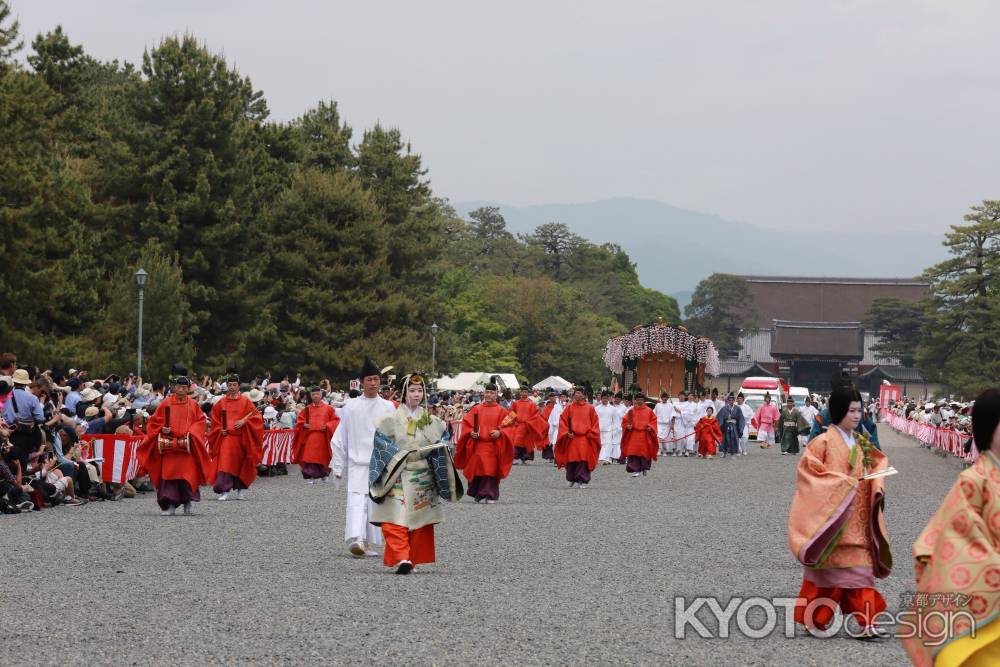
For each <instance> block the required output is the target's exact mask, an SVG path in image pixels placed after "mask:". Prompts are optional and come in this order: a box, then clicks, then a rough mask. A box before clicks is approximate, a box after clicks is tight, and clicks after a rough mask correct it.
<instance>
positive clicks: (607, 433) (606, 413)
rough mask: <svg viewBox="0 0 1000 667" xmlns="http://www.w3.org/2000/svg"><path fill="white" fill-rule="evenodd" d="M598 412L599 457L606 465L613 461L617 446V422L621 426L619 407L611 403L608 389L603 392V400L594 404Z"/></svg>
mask: <svg viewBox="0 0 1000 667" xmlns="http://www.w3.org/2000/svg"><path fill="white" fill-rule="evenodd" d="M594 411H595V412H597V421H598V422H599V423H600V429H601V453H600V454H599V455H598V457H597V459H598V460H599V461H600V462H601V463H602V464H604V465H607V464H609V463H611V452H612V451H613V450H614V446H615V440H614V435H615V422H616V421H617V422H618V426H619V428H621V419H620V418H619V417H618V408H616V407H615V406H613V405H611V393H610V392H608V391H607V390H605V391H602V392H601V402H600V403H598V404H597V405H596V406H594Z"/></svg>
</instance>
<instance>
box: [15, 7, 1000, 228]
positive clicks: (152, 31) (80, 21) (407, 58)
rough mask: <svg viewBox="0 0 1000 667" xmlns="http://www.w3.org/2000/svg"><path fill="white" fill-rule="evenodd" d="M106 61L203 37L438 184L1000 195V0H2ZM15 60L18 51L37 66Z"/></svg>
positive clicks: (713, 202) (753, 201) (976, 198)
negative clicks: (381, 143) (995, 30)
mask: <svg viewBox="0 0 1000 667" xmlns="http://www.w3.org/2000/svg"><path fill="white" fill-rule="evenodd" d="M11 4H12V9H13V13H14V15H15V16H16V17H17V18H18V19H19V20H20V21H21V31H22V35H23V36H24V38H25V42H26V48H29V49H30V42H31V40H32V39H33V38H34V36H35V35H36V34H37V33H39V32H46V31H49V30H52V29H54V28H55V27H56V25H60V24H61V25H62V26H63V27H64V29H65V30H66V32H67V34H68V35H69V38H70V40H71V41H72V42H73V43H79V44H82V45H83V47H84V48H85V50H86V51H87V53H89V54H90V55H92V56H94V57H96V58H99V59H101V60H111V59H115V58H117V59H121V60H127V61H130V62H133V63H139V62H140V61H141V56H142V52H143V50H144V49H145V48H147V47H151V46H154V45H155V44H157V43H158V42H159V41H160V39H161V38H162V37H163V36H165V35H171V34H179V33H184V32H189V33H191V34H193V35H195V36H196V37H197V38H199V39H200V40H202V41H203V42H204V43H205V44H206V45H207V46H208V48H209V49H210V50H212V51H213V52H218V53H222V54H224V55H225V57H226V58H227V60H228V61H229V62H230V63H231V64H233V65H235V66H236V67H237V69H238V70H239V71H240V72H241V73H242V74H243V75H245V76H248V77H250V79H251V80H252V81H253V84H254V86H255V87H256V88H258V89H260V90H262V91H263V92H264V94H265V96H266V98H267V101H268V105H269V107H270V109H271V112H272V116H271V118H272V119H273V120H276V121H287V120H290V119H292V118H295V117H296V116H298V115H300V114H301V113H302V112H304V111H305V110H307V109H308V108H310V107H312V106H314V105H315V104H316V103H317V102H318V101H320V100H329V99H333V100H336V101H337V102H338V104H339V106H340V109H341V114H342V117H343V118H344V119H345V120H346V121H347V122H348V123H349V124H350V125H351V127H352V128H353V129H354V133H355V135H354V136H355V141H356V140H358V139H360V136H361V133H362V132H363V131H364V129H366V128H368V127H371V126H372V125H373V124H374V123H375V122H377V121H381V122H382V123H383V124H385V125H388V126H394V127H399V128H400V129H401V131H402V133H403V135H404V137H406V138H407V139H408V140H409V141H411V142H412V145H413V149H414V150H415V151H416V152H417V153H419V154H421V155H422V156H423V158H424V164H425V166H426V167H427V168H428V170H429V178H430V179H431V184H432V186H433V188H434V191H435V193H436V194H437V195H439V196H442V197H447V198H448V199H450V200H453V201H468V200H490V201H498V202H503V203H506V204H509V205H512V206H530V205H538V204H551V203H557V202H558V203H569V204H573V203H584V202H591V201H597V200H602V199H608V198H616V197H634V198H640V199H651V200H655V201H660V202H664V203H668V204H670V205H672V206H676V207H679V208H684V209H688V210H691V211H698V212H703V213H709V214H715V215H718V216H721V217H724V218H726V219H729V220H737V221H742V222H747V223H750V224H753V225H757V226H761V227H767V228H771V229H778V230H781V229H797V228H801V226H803V225H810V226H817V227H819V228H828V229H833V228H838V229H845V230H877V231H894V230H902V229H913V230H918V231H924V232H932V233H943V232H944V231H946V230H947V228H948V225H949V224H954V223H959V222H961V219H962V215H964V214H965V213H966V212H967V210H968V207H969V206H970V205H974V204H977V203H979V202H980V201H981V200H982V199H987V198H996V197H998V196H1000V193H998V192H997V191H996V189H997V181H998V179H997V168H996V166H995V159H994V155H995V154H996V153H997V150H998V149H1000V127H998V126H997V125H996V123H995V122H994V119H993V115H994V112H993V109H995V108H996V107H997V102H1000V86H997V85H996V84H997V83H998V81H1000V76H998V75H1000V57H998V56H1000V45H998V44H996V43H995V40H993V39H992V36H991V34H990V32H989V31H988V30H986V29H985V27H986V26H989V25H996V24H997V23H998V19H1000V5H997V4H994V3H989V2H985V1H983V0H976V1H971V2H964V3H960V4H957V3H948V2H944V1H937V0H934V1H924V2H909V1H902V0H896V1H892V2H884V3H865V2H860V1H845V2H835V3H825V4H820V3H798V2H794V1H793V0H780V1H774V2H767V3H763V4H761V3H753V4H750V3H743V2H736V1H729V2H723V1H716V2H702V3H677V2H667V3H662V2H652V1H650V2H645V1H643V2H638V1H635V2H615V3H612V2H606V1H603V0H602V1H601V2H594V3H587V4H586V5H585V6H579V5H577V4H575V3H566V2H561V3H544V4H542V5H537V4H535V3H527V2H523V1H520V0H518V1H515V2H511V3H505V4H504V5H502V6H490V7H480V6H477V5H475V4H470V3H460V2H455V1H454V0H448V1H442V2H434V3H403V2H384V3H377V4H370V3H363V4H362V3H330V4H323V5H317V4H316V3H312V2H304V1H302V0H298V1H295V0H289V1H288V2H285V3H281V4H280V5H275V4H273V3H265V2H260V0H246V1H244V2H235V1H233V0H219V1H217V2H211V3H206V2H193V1H191V0H176V1H175V2H171V3H169V4H160V3H136V2H130V1H126V0H104V1H102V2H91V3H85V2H79V1H73V2H71V1H70V0H31V1H28V0H12V1H11ZM23 56H24V54H23V53H22V55H21V57H22V59H23Z"/></svg>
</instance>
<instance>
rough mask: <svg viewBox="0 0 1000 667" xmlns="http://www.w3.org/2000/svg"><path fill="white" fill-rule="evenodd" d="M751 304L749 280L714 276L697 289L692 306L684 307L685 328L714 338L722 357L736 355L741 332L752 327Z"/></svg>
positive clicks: (720, 275) (722, 274) (719, 274)
mask: <svg viewBox="0 0 1000 667" xmlns="http://www.w3.org/2000/svg"><path fill="white" fill-rule="evenodd" d="M751 303H753V299H752V298H751V295H750V285H749V284H747V281H746V280H744V279H743V278H741V277H740V276H734V275H730V274H727V273H713V274H712V275H710V276H709V277H708V278H705V279H704V280H702V281H701V282H700V283H698V285H697V286H696V287H695V289H694V294H692V296H691V303H689V304H688V305H687V306H685V307H684V315H685V316H686V317H687V319H686V320H685V322H684V324H685V326H687V328H688V329H690V330H691V332H692V333H695V334H697V335H699V336H708V337H709V338H711V339H712V342H714V343H715V346H716V348H718V350H719V352H720V354H734V353H735V352H736V351H737V350H739V347H740V339H739V335H740V331H741V330H743V329H747V328H750V327H751V326H752V325H753V322H754V316H753V312H752V311H751V310H750V309H749V305H750V304H751Z"/></svg>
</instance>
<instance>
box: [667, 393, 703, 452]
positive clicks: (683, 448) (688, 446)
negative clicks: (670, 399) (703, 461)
mask: <svg viewBox="0 0 1000 667" xmlns="http://www.w3.org/2000/svg"><path fill="white" fill-rule="evenodd" d="M684 396H685V394H684V392H681V398H682V399H683V398H684ZM701 409H702V406H701V405H700V404H699V403H698V401H697V400H695V395H694V392H693V391H692V392H691V393H690V394H687V400H686V401H685V400H682V401H681V402H680V403H678V404H677V408H676V410H677V416H678V417H679V419H678V420H677V421H679V422H680V425H679V426H678V427H677V429H678V430H680V432H681V439H680V440H678V441H677V448H676V449H675V450H674V456H691V455H692V454H694V450H695V437H694V425H695V424H696V423H698V420H699V419H701V416H700V414H699V413H700V412H701ZM675 424H676V421H675Z"/></svg>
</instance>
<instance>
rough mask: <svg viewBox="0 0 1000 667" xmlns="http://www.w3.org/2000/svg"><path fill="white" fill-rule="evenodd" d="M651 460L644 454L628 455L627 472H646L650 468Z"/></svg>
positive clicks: (626, 460) (626, 461)
mask: <svg viewBox="0 0 1000 667" xmlns="http://www.w3.org/2000/svg"><path fill="white" fill-rule="evenodd" d="M650 463H651V461H650V460H649V459H647V458H646V457H644V456H628V457H626V459H625V470H626V471H627V472H646V471H647V470H649V466H650Z"/></svg>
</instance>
